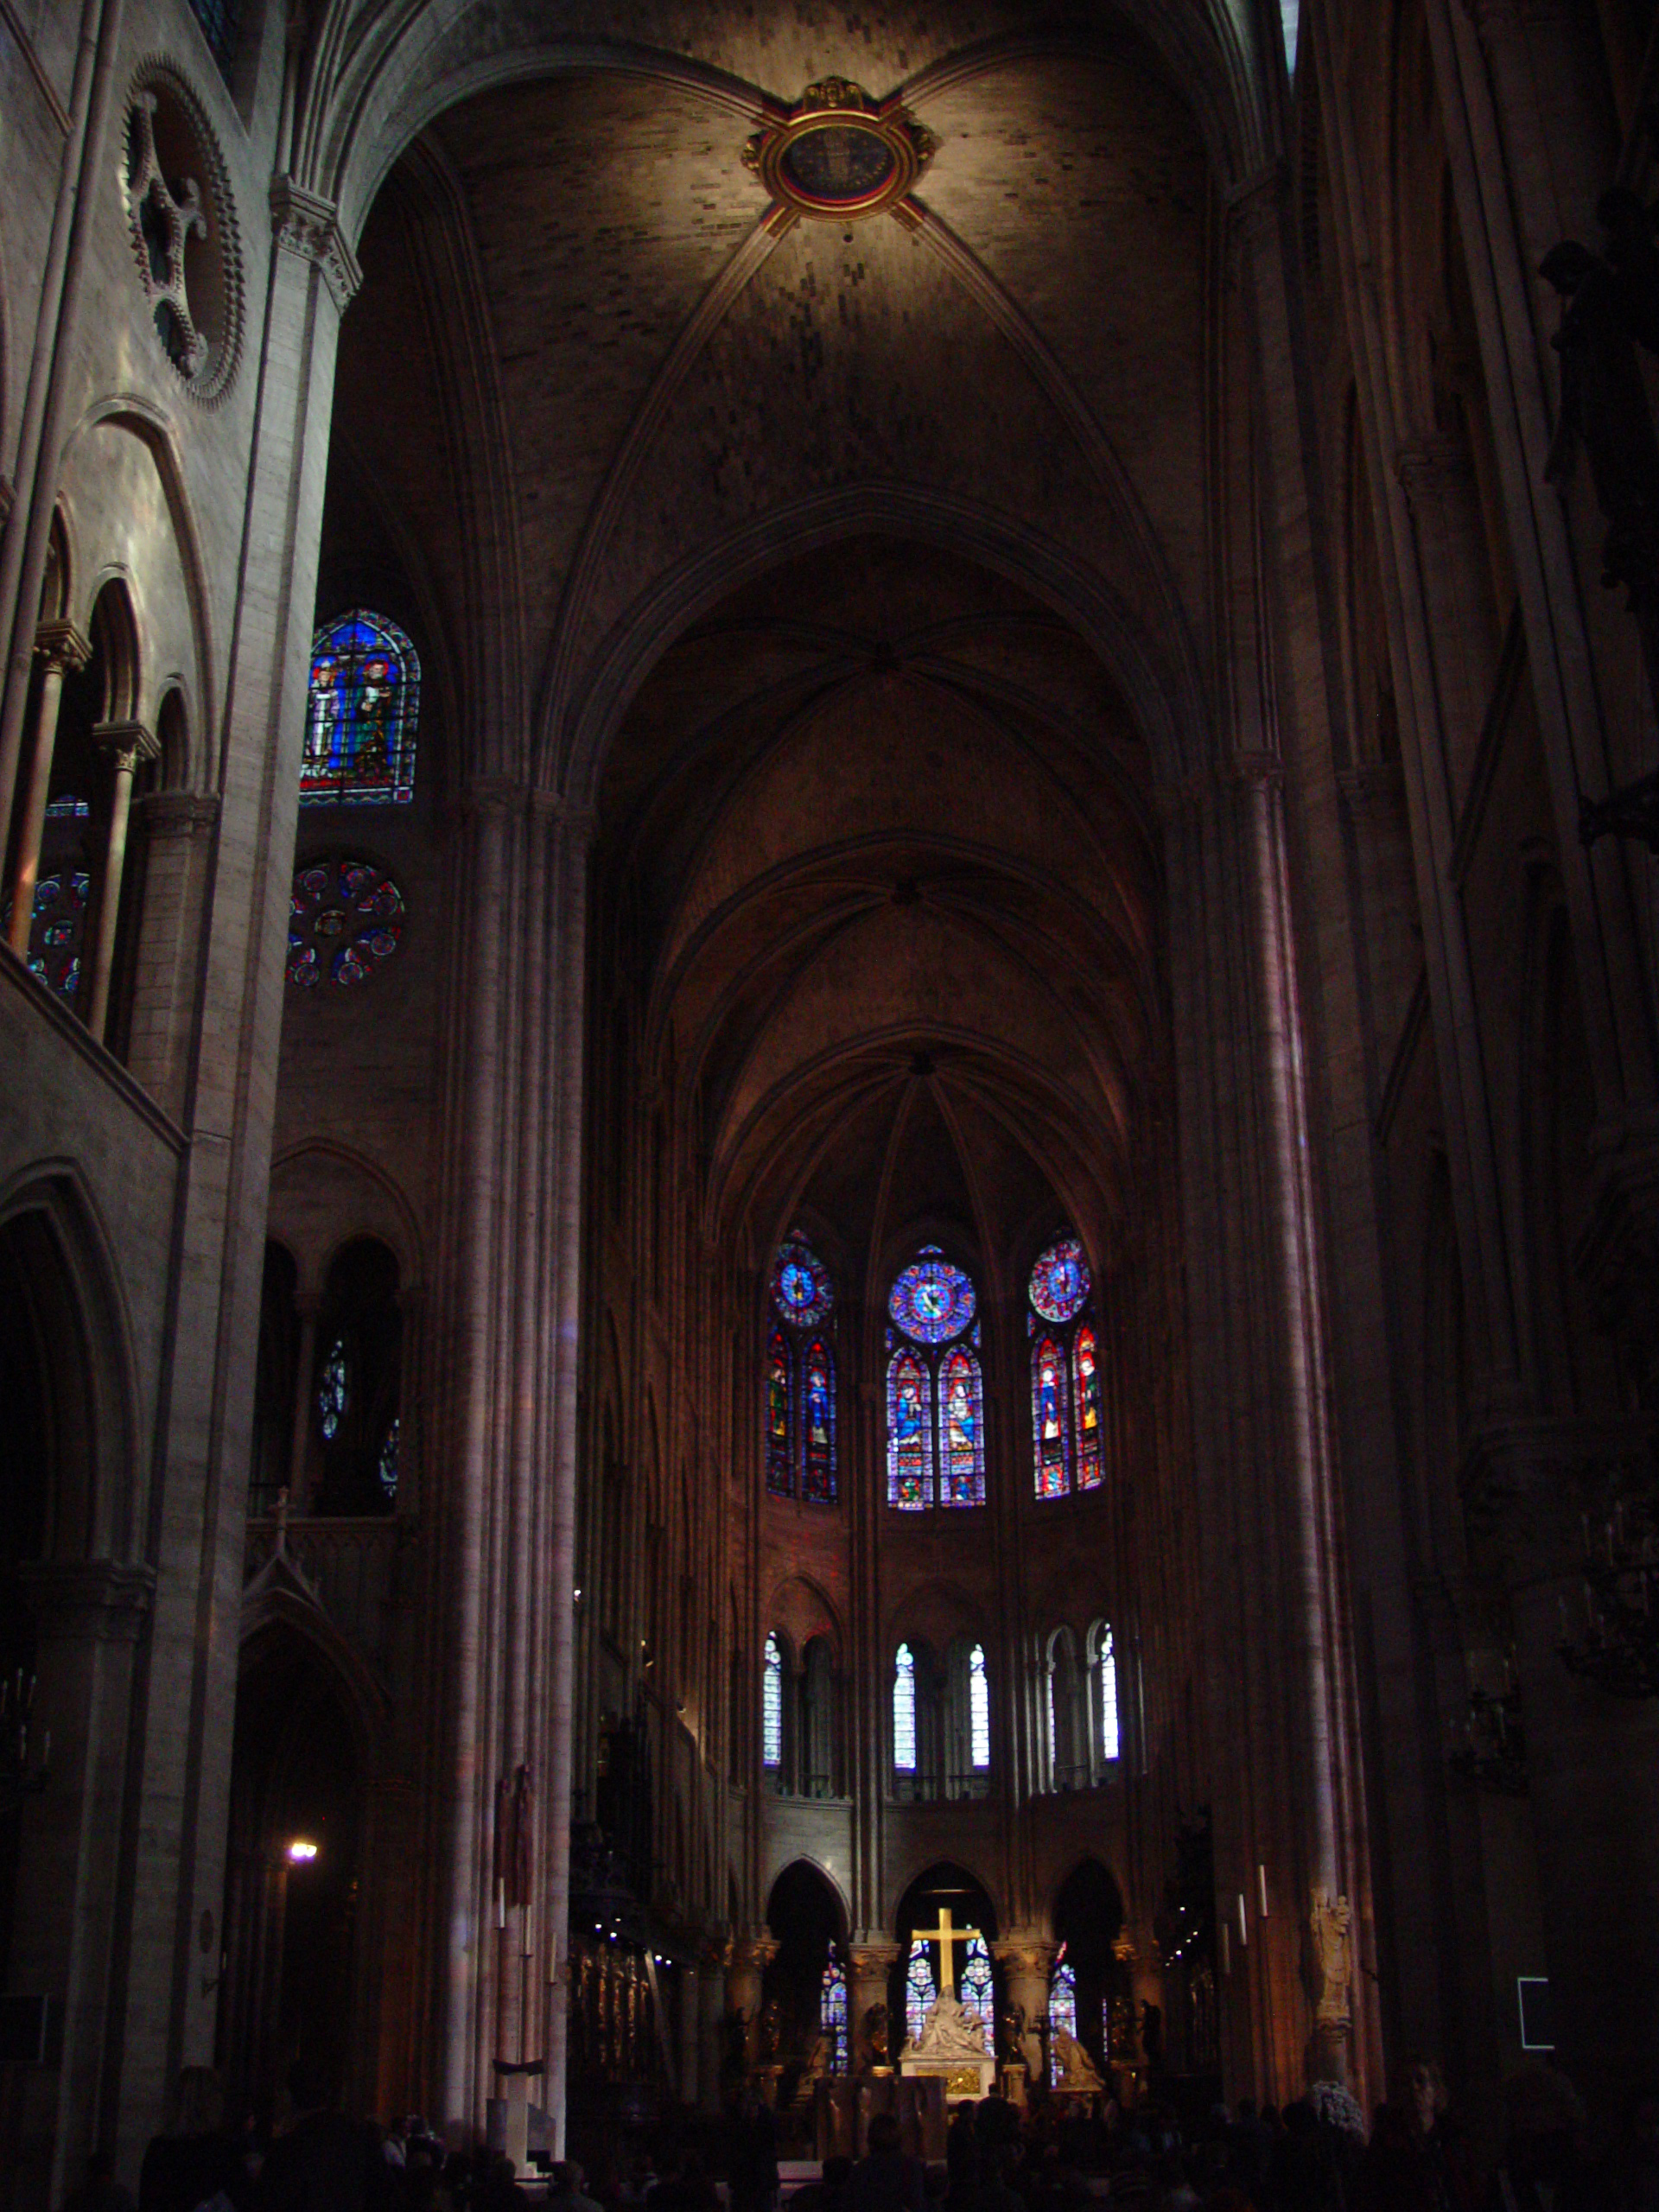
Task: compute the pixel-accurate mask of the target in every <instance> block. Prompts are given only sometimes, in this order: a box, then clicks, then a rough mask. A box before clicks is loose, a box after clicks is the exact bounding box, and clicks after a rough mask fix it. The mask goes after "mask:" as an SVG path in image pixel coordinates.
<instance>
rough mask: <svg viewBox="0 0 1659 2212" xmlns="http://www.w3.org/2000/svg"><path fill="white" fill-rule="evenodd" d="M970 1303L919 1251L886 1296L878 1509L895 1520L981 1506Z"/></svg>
mask: <svg viewBox="0 0 1659 2212" xmlns="http://www.w3.org/2000/svg"><path fill="white" fill-rule="evenodd" d="M977 1306H978V1299H977V1296H976V1293H975V1289H974V1285H973V1281H972V1279H971V1278H970V1277H969V1275H968V1274H965V1273H964V1272H963V1269H962V1268H959V1267H957V1266H956V1265H955V1263H954V1262H951V1261H950V1260H947V1259H946V1258H945V1256H944V1254H943V1253H942V1252H941V1251H940V1250H939V1248H938V1245H936V1244H925V1245H924V1246H923V1247H922V1249H921V1251H920V1252H919V1253H918V1255H917V1257H916V1258H915V1259H914V1260H913V1261H912V1262H911V1264H910V1265H909V1266H908V1267H906V1268H902V1269H901V1270H900V1271H899V1274H898V1275H897V1277H896V1278H895V1279H894V1281H893V1288H892V1290H891V1291H890V1293H889V1294H888V1297H887V1316H888V1319H889V1322H890V1323H891V1326H890V1327H889V1328H888V1330H887V1353H888V1360H887V1503H888V1504H889V1505H896V1506H898V1507H899V1509H900V1510H901V1511H904V1512H911V1513H914V1512H919V1511H922V1510H925V1509H926V1508H927V1507H929V1506H931V1505H936V1504H937V1505H982V1504H983V1503H985V1433H984V1405H983V1397H982V1389H981V1383H980V1369H979V1359H978V1357H977V1353H976V1346H977V1344H978V1342H979V1324H978V1322H977V1321H976V1319H975V1318H974V1317H975V1313H976V1310H977Z"/></svg>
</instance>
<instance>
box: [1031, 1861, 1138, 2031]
mask: <svg viewBox="0 0 1659 2212" xmlns="http://www.w3.org/2000/svg"><path fill="white" fill-rule="evenodd" d="M1122 1932H1123V1897H1122V1891H1120V1890H1119V1888H1118V1886H1117V1884H1116V1882H1115V1881H1114V1880H1113V1878H1112V1877H1111V1875H1110V1874H1109V1872H1107V1870H1106V1868H1105V1867H1104V1866H1102V1865H1101V1863H1100V1861H1099V1859H1084V1861H1083V1862H1082V1864H1081V1865H1080V1866H1075V1867H1073V1869H1072V1871H1071V1873H1070V1874H1068V1875H1067V1876H1066V1878H1065V1881H1064V1882H1062V1883H1061V1885H1060V1887H1059V1890H1058V1893H1057V1894H1056V1896H1055V1899H1054V1937H1055V1942H1056V1943H1057V1944H1058V1951H1057V1953H1056V1955H1055V1962H1054V1972H1055V1978H1056V1980H1057V1982H1060V1981H1062V1980H1063V1978H1064V1977H1065V1975H1067V1974H1069V1976H1070V1983H1069V1986H1070V1993H1071V2003H1072V2005H1073V2007H1074V2012H1075V2024H1073V2026H1072V2028H1071V2033H1072V2034H1073V2035H1075V2036H1076V2037H1077V2041H1078V2042H1079V2043H1080V2044H1082V2045H1083V2047H1084V2050H1086V2051H1087V2052H1088V2054H1089V2056H1090V2058H1091V2059H1092V2060H1093V2061H1094V2063H1095V2064H1096V2067H1097V2068H1100V2069H1104V2068H1105V2065H1106V2063H1107V2061H1108V2060H1109V2058H1113V2057H1116V2060H1117V2062H1118V2063H1120V2064H1122V2063H1124V2062H1125V2061H1126V2060H1128V2059H1129V2058H1130V2057H1131V2056H1132V2054H1133V2050H1134V2045H1135V2019H1134V2013H1133V2011H1132V2009H1131V2005H1130V1998H1129V1975H1128V1967H1127V1966H1125V1965H1123V1964H1121V1963H1120V1961H1118V1959H1117V1958H1116V1955H1115V1954H1114V1948H1113V1947H1114V1945H1115V1944H1116V1942H1117V1939H1118V1937H1119V1936H1121V1935H1122ZM1052 2018H1053V2005H1052V2002H1051V2005H1050V2019H1051V2050H1052Z"/></svg>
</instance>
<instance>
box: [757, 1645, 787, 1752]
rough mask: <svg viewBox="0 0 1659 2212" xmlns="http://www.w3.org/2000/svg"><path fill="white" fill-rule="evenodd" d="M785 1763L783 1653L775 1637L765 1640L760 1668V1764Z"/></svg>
mask: <svg viewBox="0 0 1659 2212" xmlns="http://www.w3.org/2000/svg"><path fill="white" fill-rule="evenodd" d="M783 1763H784V1650H783V1646H782V1645H781V1644H780V1643H779V1641H778V1638H777V1637H776V1636H775V1635H774V1636H769V1637H767V1638H766V1651H765V1654H764V1656H763V1658H762V1661H761V1666H760V1764H761V1765H762V1766H764V1767H766V1768H768V1769H776V1768H779V1767H781V1766H782V1765H783Z"/></svg>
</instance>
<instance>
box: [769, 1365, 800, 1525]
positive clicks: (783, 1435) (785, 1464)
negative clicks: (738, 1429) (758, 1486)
mask: <svg viewBox="0 0 1659 2212" xmlns="http://www.w3.org/2000/svg"><path fill="white" fill-rule="evenodd" d="M789 1369H790V1357H789V1338H787V1337H786V1336H785V1334H784V1332H783V1331H782V1330H781V1329H774V1330H773V1331H772V1334H771V1336H770V1337H769V1338H767V1339H766V1488H767V1489H768V1490H769V1491H771V1492H772V1495H773V1497H790V1496H791V1495H792V1493H793V1491H794V1488H795V1465H794V1459H795V1454H794V1423H793V1422H792V1421H791V1419H790V1405H789Z"/></svg>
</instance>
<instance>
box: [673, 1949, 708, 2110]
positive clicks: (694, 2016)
mask: <svg viewBox="0 0 1659 2212" xmlns="http://www.w3.org/2000/svg"><path fill="white" fill-rule="evenodd" d="M679 2031H680V2032H679V2050H678V2053H677V2056H678V2060H679V2068H680V2102H681V2103H682V2104H683V2105H691V2106H694V2107H695V2106H698V2105H700V2104H701V2103H702V2095H701V2094H700V2092H701V2087H702V2083H701V2067H700V2065H699V2061H700V2059H701V2057H702V1974H700V1973H699V1972H698V1970H697V1962H696V1959H695V1958H691V1959H688V1960H686V1961H685V1962H684V1963H683V1966H682V1967H681V1968H680V2018H679Z"/></svg>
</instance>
